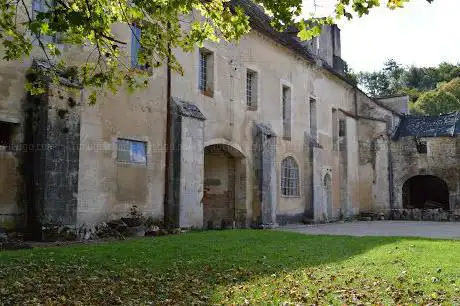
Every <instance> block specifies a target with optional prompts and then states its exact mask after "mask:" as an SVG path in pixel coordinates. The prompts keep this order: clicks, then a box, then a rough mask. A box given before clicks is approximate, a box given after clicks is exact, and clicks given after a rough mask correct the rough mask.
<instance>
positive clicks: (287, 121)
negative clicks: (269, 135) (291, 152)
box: [281, 85, 291, 139]
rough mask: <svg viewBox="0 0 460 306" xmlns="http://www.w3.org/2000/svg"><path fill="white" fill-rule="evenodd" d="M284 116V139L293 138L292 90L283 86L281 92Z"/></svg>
mask: <svg viewBox="0 0 460 306" xmlns="http://www.w3.org/2000/svg"><path fill="white" fill-rule="evenodd" d="M281 99H282V101H281V103H282V104H283V106H282V115H283V137H284V138H285V139H290V138H291V88H290V87H289V86H286V85H283V89H282V92H281Z"/></svg>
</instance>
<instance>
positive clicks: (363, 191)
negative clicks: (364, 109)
mask: <svg viewBox="0 0 460 306" xmlns="http://www.w3.org/2000/svg"><path fill="white" fill-rule="evenodd" d="M386 129H387V123H385V122H382V121H376V120H369V119H360V120H359V139H360V141H359V175H360V182H361V184H360V190H359V195H360V210H361V211H379V210H382V209H388V208H390V197H389V195H390V189H389V170H390V168H389V167H390V164H389V155H388V153H389V148H388V145H389V136H388V135H387V132H386Z"/></svg>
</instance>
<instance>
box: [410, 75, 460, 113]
mask: <svg viewBox="0 0 460 306" xmlns="http://www.w3.org/2000/svg"><path fill="white" fill-rule="evenodd" d="M413 110H414V111H416V112H417V113H422V114H426V115H439V114H445V113H449V112H453V111H460V78H455V79H453V80H451V81H450V82H448V83H446V84H444V85H442V86H441V87H439V88H438V89H436V90H432V91H428V92H426V93H424V94H423V95H421V96H420V98H419V99H418V100H417V102H415V103H414V106H413Z"/></svg>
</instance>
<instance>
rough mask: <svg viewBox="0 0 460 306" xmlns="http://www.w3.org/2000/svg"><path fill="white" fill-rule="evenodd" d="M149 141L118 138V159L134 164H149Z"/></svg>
mask: <svg viewBox="0 0 460 306" xmlns="http://www.w3.org/2000/svg"><path fill="white" fill-rule="evenodd" d="M146 153H147V143H146V142H144V141H137V140H129V139H118V141H117V160H118V161H120V162H125V163H132V164H142V165H146V164H147V155H146Z"/></svg>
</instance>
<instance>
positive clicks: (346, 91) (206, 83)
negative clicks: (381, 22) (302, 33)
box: [0, 0, 460, 228]
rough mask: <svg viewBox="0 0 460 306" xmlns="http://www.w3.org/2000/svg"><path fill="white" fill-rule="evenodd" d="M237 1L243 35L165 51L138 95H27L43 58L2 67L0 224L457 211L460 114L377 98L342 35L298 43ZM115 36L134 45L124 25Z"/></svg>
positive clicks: (77, 52) (78, 53) (70, 91)
mask: <svg viewBox="0 0 460 306" xmlns="http://www.w3.org/2000/svg"><path fill="white" fill-rule="evenodd" d="M237 2H239V3H240V4H242V5H244V6H246V8H247V12H248V14H249V15H250V18H251V25H252V28H253V30H252V31H251V32H250V33H249V34H248V35H246V36H245V37H244V38H243V39H241V41H239V42H238V43H220V44H214V43H206V44H205V46H204V47H203V48H197V49H196V50H195V51H194V52H191V53H182V52H180V51H175V52H176V54H177V57H178V59H179V61H180V63H181V64H182V66H183V68H184V70H185V73H184V75H179V74H174V73H173V74H172V77H171V78H170V79H168V74H167V71H166V68H165V67H162V68H159V69H156V70H153V72H152V76H151V81H150V86H149V87H148V88H147V89H143V90H139V91H136V92H135V93H127V92H124V91H123V90H121V91H120V92H118V93H117V94H107V96H104V97H101V98H100V99H99V100H98V102H97V104H96V105H89V103H88V94H87V92H86V91H85V89H84V88H80V87H78V86H75V85H74V84H73V83H72V82H69V81H68V80H67V81H66V80H65V79H63V80H62V82H61V84H60V85H50V87H49V90H48V92H47V93H46V94H44V95H42V96H38V97H30V96H28V95H27V94H26V92H25V90H24V82H25V75H26V70H27V68H29V67H30V66H31V65H37V66H38V67H40V65H41V64H40V63H41V62H40V61H34V59H33V58H30V59H27V60H24V61H21V62H5V61H2V62H0V142H1V144H2V147H1V151H0V222H1V223H2V224H6V223H10V222H16V223H22V224H29V225H30V224H32V223H33V224H44V223H47V222H61V223H63V224H66V225H72V226H80V225H91V224H96V223H98V222H101V221H106V220H110V219H114V218H119V217H121V216H125V215H126V214H127V213H128V211H129V209H130V208H131V207H132V206H133V205H136V206H137V208H138V209H139V210H140V211H141V212H142V213H143V214H145V215H149V216H153V217H154V218H158V219H163V218H165V219H166V220H167V221H168V222H170V223H171V224H174V225H175V226H180V227H186V228H188V227H194V228H202V227H205V228H208V227H222V226H224V227H227V226H238V227H243V226H251V225H266V226H274V225H276V224H280V223H286V222H297V221H301V220H305V219H309V220H314V221H326V220H337V219H340V218H344V217H349V216H354V215H357V214H359V213H363V212H375V213H380V212H383V213H385V214H389V213H390V212H391V211H394V210H397V209H403V208H404V209H415V208H419V209H434V208H436V209H442V210H445V211H451V212H455V211H456V209H460V183H459V179H460V177H459V176H460V162H459V157H460V136H458V135H459V134H460V114H458V113H454V114H448V115H443V116H439V117H426V118H425V117H412V116H409V115H407V103H408V101H407V98H406V97H390V98H382V99H371V98H370V97H368V96H366V94H364V93H363V92H362V91H360V90H359V89H358V88H357V87H356V86H355V85H353V84H352V83H351V82H350V81H348V80H347V78H346V77H345V75H344V67H345V64H344V61H343V60H342V59H341V57H340V55H341V54H340V30H339V28H338V27H337V26H327V27H324V28H323V31H322V33H321V35H320V36H319V37H318V38H315V39H313V40H312V41H308V42H300V41H298V40H297V38H296V37H295V34H292V35H291V34H286V33H278V32H276V31H274V30H273V29H272V28H271V27H270V26H269V20H268V17H266V16H265V15H264V14H263V13H262V12H261V10H260V9H259V8H258V7H256V6H254V5H253V4H251V3H250V2H249V1H244V0H241V1H237ZM114 33H116V34H117V35H119V37H120V39H121V40H124V41H127V42H131V43H130V44H128V46H127V48H132V49H133V50H135V49H136V48H138V47H139V46H136V40H134V39H132V38H131V35H132V33H131V31H130V30H129V29H128V27H127V26H123V25H120V26H117V27H116V28H115V29H114ZM63 50H64V54H66V56H68V57H69V58H72V59H77V60H78V59H79V58H83V57H85V54H86V53H87V52H88V50H87V49H85V47H80V46H73V47H70V46H63ZM133 61H134V62H135V60H133ZM134 64H135V63H134ZM42 68H43V69H46V67H42ZM168 83H169V85H170V94H171V101H172V109H171V125H170V129H171V131H170V133H169V134H167V129H166V126H167V125H166V120H167V107H166V106H167V100H168V98H169V95H168V93H169V92H168ZM168 141H169V143H170V148H169V150H166V149H165V148H167V147H168V146H167V145H166V144H167V143H168Z"/></svg>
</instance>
